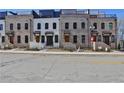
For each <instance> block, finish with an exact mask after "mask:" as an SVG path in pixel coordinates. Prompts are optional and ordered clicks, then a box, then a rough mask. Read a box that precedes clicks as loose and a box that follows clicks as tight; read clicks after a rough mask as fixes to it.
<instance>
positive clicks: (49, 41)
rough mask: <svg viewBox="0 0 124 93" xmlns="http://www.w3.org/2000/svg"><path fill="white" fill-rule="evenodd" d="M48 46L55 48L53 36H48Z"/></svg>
mask: <svg viewBox="0 0 124 93" xmlns="http://www.w3.org/2000/svg"><path fill="white" fill-rule="evenodd" d="M46 45H47V46H53V36H47V44H46Z"/></svg>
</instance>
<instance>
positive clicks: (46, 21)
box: [30, 18, 60, 49]
mask: <svg viewBox="0 0 124 93" xmlns="http://www.w3.org/2000/svg"><path fill="white" fill-rule="evenodd" d="M59 20H60V19H59V18H36V19H34V27H33V28H34V30H33V33H32V34H33V41H32V42H30V48H39V49H42V48H59V42H60V34H59V33H60V32H59V31H60V29H59Z"/></svg>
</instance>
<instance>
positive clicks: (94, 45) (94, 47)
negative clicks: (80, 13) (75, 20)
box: [89, 26, 96, 51]
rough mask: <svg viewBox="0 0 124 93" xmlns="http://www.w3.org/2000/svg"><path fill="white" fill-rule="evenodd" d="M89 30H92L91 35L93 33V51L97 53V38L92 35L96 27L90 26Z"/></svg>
mask: <svg viewBox="0 0 124 93" xmlns="http://www.w3.org/2000/svg"><path fill="white" fill-rule="evenodd" d="M89 29H90V33H91V43H92V49H93V51H95V50H96V38H95V37H93V35H92V33H93V32H94V30H95V26H90V27H89Z"/></svg>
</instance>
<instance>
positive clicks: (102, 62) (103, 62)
mask: <svg viewBox="0 0 124 93" xmlns="http://www.w3.org/2000/svg"><path fill="white" fill-rule="evenodd" d="M91 63H93V64H124V62H111V61H109V62H106V61H99V62H97V61H96V62H91Z"/></svg>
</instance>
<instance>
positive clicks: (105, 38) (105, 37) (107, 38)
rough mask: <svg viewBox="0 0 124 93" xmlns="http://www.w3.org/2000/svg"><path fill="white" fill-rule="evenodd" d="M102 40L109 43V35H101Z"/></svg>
mask: <svg viewBox="0 0 124 93" xmlns="http://www.w3.org/2000/svg"><path fill="white" fill-rule="evenodd" d="M103 42H104V43H105V44H107V45H110V42H109V36H103Z"/></svg>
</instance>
